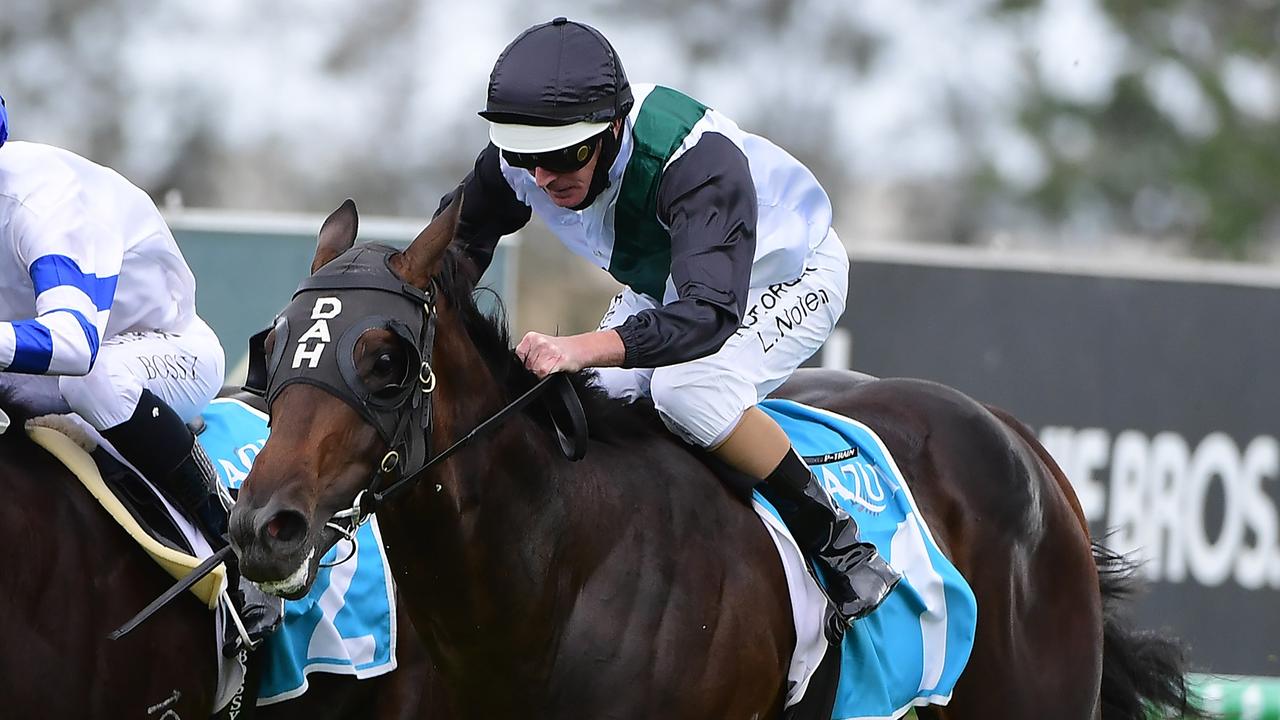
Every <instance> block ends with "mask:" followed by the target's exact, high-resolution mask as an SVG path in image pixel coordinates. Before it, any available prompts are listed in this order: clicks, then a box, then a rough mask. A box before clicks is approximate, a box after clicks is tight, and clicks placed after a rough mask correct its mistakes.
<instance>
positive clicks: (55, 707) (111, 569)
mask: <svg viewBox="0 0 1280 720" xmlns="http://www.w3.org/2000/svg"><path fill="white" fill-rule="evenodd" d="M7 409H8V411H9V415H10V416H11V419H12V421H13V424H12V426H11V427H10V429H9V430H8V431H7V432H5V433H4V434H3V435H0V491H3V494H4V502H3V503H0V541H2V542H3V543H4V545H5V547H6V548H7V552H6V553H5V561H4V568H3V571H0V638H2V639H3V643H2V644H0V717H6V718H94V719H97V718H103V719H105V718H136V719H137V720H174V719H176V718H183V719H186V720H202V719H204V718H208V717H209V716H210V714H211V712H212V706H213V703H214V698H213V696H214V685H215V681H216V673H217V667H216V663H217V660H216V656H215V654H214V653H215V650H214V630H213V621H212V617H213V616H212V614H211V613H210V612H209V610H207V609H206V608H205V607H203V606H202V605H201V603H200V602H199V601H197V600H196V599H195V598H194V597H192V596H191V595H190V594H187V593H184V594H183V595H182V596H181V597H178V598H176V599H175V600H174V601H173V602H171V603H170V604H169V605H167V606H166V607H164V608H163V609H162V610H160V612H159V613H157V614H156V615H154V616H152V617H151V618H150V619H148V620H147V621H146V622H145V623H143V624H142V625H141V626H140V627H138V628H137V629H136V630H134V631H133V632H132V633H131V634H129V635H128V636H126V637H124V638H122V639H120V640H117V641H112V640H108V639H107V634H108V633H109V632H111V631H112V630H114V629H115V628H116V627H118V626H119V625H120V624H122V623H123V622H124V621H125V620H128V619H129V618H130V617H132V616H133V614H134V613H136V612H137V611H138V610H140V609H142V607H144V606H145V605H146V604H147V603H148V602H150V601H151V600H153V599H154V598H156V597H157V596H158V595H160V594H161V593H162V592H164V590H165V589H167V588H168V587H169V586H170V585H171V584H172V583H173V579H172V578H171V577H170V576H169V575H167V574H166V573H165V572H164V571H163V570H161V569H160V568H159V567H158V566H157V565H156V563H155V561H153V560H152V559H151V558H150V557H149V556H147V555H146V553H145V552H144V551H143V550H142V549H141V547H139V546H138V544H137V543H136V542H135V541H134V540H133V539H131V538H130V537H129V536H128V535H127V534H126V533H125V532H124V530H122V529H121V528H120V526H119V525H117V524H116V522H115V521H114V520H112V519H111V517H110V516H109V515H108V514H107V513H106V511H105V510H103V509H102V506H101V505H99V504H98V501H97V500H95V499H94V498H93V497H92V496H91V495H90V494H89V492H88V491H87V490H86V489H85V488H84V486H83V485H82V484H81V483H80V482H79V481H78V480H77V479H76V478H75V477H74V476H73V475H72V474H71V472H70V471H69V470H68V469H67V468H66V467H65V466H64V465H63V464H62V463H61V462H60V461H58V460H57V459H55V458H54V457H53V456H52V455H50V454H49V453H48V452H46V451H45V450H44V449H43V448H41V447H39V446H38V445H36V444H35V443H34V442H32V441H31V440H30V439H29V438H28V437H27V436H26V434H25V433H24V432H22V426H23V421H24V420H25V418H24V417H22V415H21V412H20V409H19V408H15V407H13V406H9V407H8V408H7ZM398 625H399V633H400V637H401V638H402V640H401V642H400V644H399V645H400V647H399V652H398V654H397V659H398V663H399V669H397V670H395V671H393V672H391V673H390V674H387V675H383V676H380V677H378V678H373V679H370V680H366V681H356V680H355V679H354V678H351V677H350V676H343V675H329V674H321V673H313V674H312V675H310V678H309V679H310V683H311V688H310V690H308V692H307V693H306V694H305V695H303V696H302V697H300V698H297V699H295V700H289V701H285V702H282V703H277V704H274V705H269V706H265V707H263V708H259V709H258V710H257V712H256V715H255V716H254V717H256V718H261V719H263V720H290V719H298V720H301V719H303V718H306V719H307V720H339V719H344V720H345V719H348V718H349V719H351V720H355V719H357V718H375V719H376V720H410V719H411V718H415V719H416V718H424V717H430V718H432V720H437V719H439V718H447V715H445V714H444V713H443V712H433V711H428V710H427V709H426V708H428V707H429V706H431V705H432V704H433V703H435V702H437V701H438V700H439V699H440V698H439V694H438V693H437V692H436V690H435V687H436V686H435V684H434V680H433V678H434V673H433V672H432V668H431V664H430V659H429V658H428V657H427V655H426V653H425V652H424V651H423V649H422V647H421V644H420V643H418V642H416V639H415V638H414V637H413V629H412V627H411V626H410V624H409V621H408V618H407V617H405V616H404V615H403V613H401V617H400V618H398Z"/></svg>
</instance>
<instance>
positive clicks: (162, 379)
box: [58, 317, 226, 430]
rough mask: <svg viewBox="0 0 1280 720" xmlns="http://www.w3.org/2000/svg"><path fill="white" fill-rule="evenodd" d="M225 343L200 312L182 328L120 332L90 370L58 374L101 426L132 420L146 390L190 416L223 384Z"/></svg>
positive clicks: (67, 394) (83, 411) (75, 402)
mask: <svg viewBox="0 0 1280 720" xmlns="http://www.w3.org/2000/svg"><path fill="white" fill-rule="evenodd" d="M225 367H226V358H225V356H224V354H223V351H222V343H220V342H218V336H217V335H215V334H214V333H213V330H212V329H210V327H209V326H208V325H206V324H205V322H204V321H203V320H201V319H200V318H199V317H197V318H195V319H194V320H192V322H191V324H190V325H188V326H187V327H186V328H185V329H184V330H183V331H182V332H180V333H173V332H161V331H158V330H153V331H145V332H129V333H121V334H120V335H115V336H113V337H110V338H107V339H106V340H104V341H103V342H102V345H101V347H99V348H98V358H97V361H96V362H95V363H94V364H93V369H92V370H90V371H89V374H88V375H83V376H71V375H64V376H61V377H59V378H58V390H59V392H60V393H61V395H62V397H63V399H64V400H66V402H67V404H68V405H69V406H70V407H71V409H72V410H74V411H75V412H76V413H77V414H78V415H80V416H81V417H82V418H84V419H85V420H87V421H88V422H89V424H90V425H92V426H93V427H94V428H95V429H97V430H106V429H107V428H111V427H115V426H116V425H119V424H120V423H122V422H124V421H126V420H128V419H129V418H130V417H132V415H133V411H134V410H135V409H136V408H137V406H138V398H139V397H140V396H141V395H142V391H143V389H147V390H150V391H151V393H152V394H153V395H155V396H156V397H158V398H160V399H161V400H163V401H164V402H165V403H166V404H167V405H168V406H169V407H171V408H173V411H174V412H176V413H177V414H178V415H179V417H181V418H182V419H183V420H191V419H192V418H193V417H195V416H196V415H197V414H199V412H200V411H201V410H203V409H204V406H205V405H207V404H208V403H209V401H210V400H212V399H213V398H214V397H215V396H216V395H217V394H218V390H219V389H220V388H221V387H222V382H223V373H224V371H225Z"/></svg>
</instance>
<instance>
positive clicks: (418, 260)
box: [401, 186, 462, 288]
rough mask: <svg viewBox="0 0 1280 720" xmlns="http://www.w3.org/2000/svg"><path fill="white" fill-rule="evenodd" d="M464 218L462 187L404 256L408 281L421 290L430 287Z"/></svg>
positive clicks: (406, 249)
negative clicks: (432, 278) (460, 219)
mask: <svg viewBox="0 0 1280 720" xmlns="http://www.w3.org/2000/svg"><path fill="white" fill-rule="evenodd" d="M461 217H462V187H461V186H459V187H458V189H457V190H455V191H454V193H453V199H452V200H450V201H449V204H448V205H447V206H446V207H445V209H444V210H441V211H440V213H439V214H438V215H436V216H435V218H433V219H432V220H431V222H430V223H429V224H428V225H427V226H426V227H425V228H423V230H422V232H420V233H418V237H416V238H414V240H413V242H412V243H410V244H409V247H407V248H405V250H404V252H403V253H401V255H402V257H403V265H402V268H401V270H402V273H403V275H404V279H405V280H407V281H409V282H411V283H413V284H414V285H416V286H418V287H420V288H426V286H427V284H428V283H430V282H431V277H432V276H433V275H435V274H436V271H438V270H439V269H440V261H441V259H442V258H444V253H445V250H447V249H448V248H449V243H451V242H453V237H454V235H455V234H457V231H458V219H459V218H461Z"/></svg>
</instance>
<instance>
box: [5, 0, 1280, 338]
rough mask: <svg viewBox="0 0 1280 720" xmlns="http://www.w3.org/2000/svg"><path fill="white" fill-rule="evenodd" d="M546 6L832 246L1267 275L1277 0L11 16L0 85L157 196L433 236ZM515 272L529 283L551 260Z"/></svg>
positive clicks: (1279, 215) (81, 0)
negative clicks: (502, 81) (1144, 262)
mask: <svg viewBox="0 0 1280 720" xmlns="http://www.w3.org/2000/svg"><path fill="white" fill-rule="evenodd" d="M559 14H566V15H570V16H571V17H573V18H575V19H580V20H583V21H586V22H589V23H591V24H593V25H596V26H597V27H599V28H600V29H601V30H602V31H603V32H604V33H605V34H606V35H607V36H609V37H610V39H611V40H612V41H613V43H614V44H615V46H617V48H618V49H619V52H620V53H621V55H622V58H623V61H624V63H625V65H626V67H627V70H628V73H629V75H630V76H631V78H632V80H633V81H635V82H643V81H651V82H661V83H664V84H669V85H672V86H675V87H678V88H680V89H683V90H685V91H687V92H689V93H690V94H692V95H694V96H696V97H698V98H699V99H701V100H703V101H705V102H707V103H708V104H710V105H712V106H714V107H717V108H718V109H721V110H723V111H724V112H726V113H727V114H729V115H730V116H731V117H733V118H735V119H736V120H737V121H738V122H739V124H741V125H742V126H743V127H744V128H747V129H749V130H751V131H754V132H757V133H759V134H762V135H765V136H766V137H769V138H771V139H772V140H774V141H775V142H777V143H778V144H780V145H782V146H783V147H785V148H787V149H788V150H790V151H791V152H792V153H793V154H795V155H796V156H797V157H799V158H800V159H802V160H803V161H805V162H806V163H807V164H809V165H810V166H811V167H812V168H813V169H814V171H815V173H816V174H817V175H818V177H819V178H820V179H821V180H822V181H823V183H824V184H825V186H826V187H827V189H828V191H829V192H830V194H831V196H832V198H833V200H834V201H835V205H836V211H837V216H836V224H837V227H838V229H839V230H840V232H841V236H842V237H843V238H844V239H845V241H846V243H848V244H849V245H850V246H853V247H856V246H858V245H860V244H876V243H921V242H932V243H964V244H969V245H976V246H990V247H994V248H1006V247H1027V248H1036V249H1049V250H1055V251H1065V252H1070V253H1079V254H1088V255H1103V256H1105V255H1111V254H1118V255H1138V254H1141V255H1143V256H1147V255H1150V254H1160V255H1192V256H1198V257H1209V258H1224V259H1237V260H1253V261H1261V262H1272V261H1280V150H1278V149H1277V140H1278V139H1280V134H1278V133H1277V130H1278V129H1280V70H1278V68H1280V57H1278V53H1280V51H1278V50H1277V48H1280V4H1277V3H1276V2H1275V1H1274V0H1237V1H1236V2H1217V1H1215V0H1142V1H1141V2H1137V1H1133V0H946V1H945V2H944V1H942V0H859V1H858V2H852V3H839V2H830V1H829V0H701V1H700V2H696V3H690V2H686V1H685V0H651V1H650V2H646V3H628V2H622V1H621V0H583V1H582V2H577V3H573V4H566V3H559V2H551V1H547V0H524V1H521V2H517V1H516V0H491V1H490V2H486V3H444V2H438V1H434V0H367V1H366V2H363V3H346V2H338V0H223V1H222V2H218V3H207V2H204V1H203V0H165V1H164V2H158V1H157V0H95V1H93V2H90V1H89V0H8V2H6V7H5V10H4V12H3V14H0V57H4V58H5V62H4V69H3V71H0V94H3V95H4V96H5V98H6V99H7V100H8V105H9V114H10V119H11V126H12V135H13V137H14V138H16V139H30V140H38V141H43V142H50V143H54V144H60V145H64V146H66V147H69V148H71V149H73V150H76V151H78V152H80V153H82V154H84V155H87V156H88V157H91V158H93V159H96V160H98V161H100V162H103V163H105V164H108V165H111V166H113V167H115V168H117V169H118V170H120V171H121V172H122V173H123V174H125V175H126V176H128V177H130V178H131V179H133V180H134V181H135V182H136V183H138V184H139V185H141V186H143V187H145V188H147V189H148V190H149V191H151V192H152V193H153V194H154V195H155V196H156V197H157V198H158V199H162V198H165V197H166V196H167V197H175V196H176V195H177V194H180V196H181V198H182V201H183V202H184V203H185V204H186V205H188V206H199V207H220V208H234V209H252V210H279V211H304V212H313V213H318V212H324V211H327V210H329V209H330V208H332V207H334V206H335V205H336V204H337V203H338V202H340V201H341V199H342V198H344V197H347V196H352V197H354V198H356V200H357V201H358V202H359V203H360V206H361V208H362V210H363V211H364V212H366V213H367V212H373V213H379V214H391V215H402V216H410V217H425V216H426V215H428V214H429V213H430V212H431V211H432V210H433V209H434V208H435V206H436V199H437V198H438V197H439V196H440V195H441V194H442V193H443V192H445V191H446V190H447V189H448V188H450V187H451V186H452V185H453V184H454V183H456V182H457V181H458V180H459V179H460V178H461V177H462V175H464V174H465V173H466V171H467V170H468V169H469V168H470V166H471V163H472V162H473V160H474V157H475V154H476V153H477V152H478V151H479V150H480V148H481V147H482V146H483V145H484V143H485V142H486V127H485V124H484V122H483V121H482V120H480V119H479V118H478V117H476V115H475V111H476V110H478V109H479V108H480V107H481V106H482V105H483V102H484V88H485V83H486V80H487V77H488V72H489V69H490V67H491V65H492V62H493V60H494V58H495V57H496V56H497V54H498V53H499V52H500V51H501V49H502V48H503V46H505V44H506V43H507V42H509V41H510V40H511V38H513V37H514V36H515V35H516V34H517V33H518V32H519V31H520V30H521V29H523V28H524V27H527V26H528V25H530V24H533V23H535V22H540V21H544V20H547V19H549V18H551V17H554V16H556V15H559ZM171 191H177V193H173V192H171ZM523 255H524V257H523V258H522V265H523V274H522V281H521V283H522V287H523V288H526V289H529V288H534V287H537V286H540V285H545V282H544V281H545V278H546V277H548V276H550V275H551V274H553V273H561V272H562V271H563V267H564V263H565V262H566V261H565V253H564V252H563V251H562V250H560V249H558V248H557V247H555V246H554V243H553V242H552V241H551V240H549V239H548V237H547V236H546V235H545V233H543V232H541V231H539V230H533V231H531V232H530V233H529V234H528V235H527V236H526V250H525V252H524V253H523ZM573 262H574V261H570V263H571V266H572V267H575V268H578V267H585V265H583V264H572V263H573ZM570 277H572V278H575V279H572V280H569V281H564V282H560V283H558V286H557V288H556V292H557V293H558V299H557V300H556V301H555V302H554V307H551V306H549V309H548V311H547V312H548V313H550V312H552V311H553V310H554V311H557V312H558V311H562V310H563V311H571V310H575V309H577V308H582V307H586V308H588V310H584V311H582V312H583V313H584V314H583V319H582V320H581V321H580V322H579V321H574V322H572V323H570V325H581V324H585V323H586V320H585V318H586V317H587V316H588V315H589V316H592V317H594V316H596V315H598V312H599V310H600V309H601V308H600V307H599V301H598V297H599V296H600V295H601V294H602V293H605V294H607V290H608V289H609V287H608V286H609V283H608V281H607V279H605V278H603V277H602V276H601V275H600V274H594V275H592V274H590V273H585V272H584V273H583V274H581V275H579V274H576V273H575V274H574V275H572V276H570ZM578 277H582V278H583V279H582V280H581V281H578V280H576V278H578ZM578 293H581V295H579V294H578ZM587 297H589V298H591V302H589V303H588V302H580V301H581V300H583V299H584V298H587ZM522 315H524V314H522ZM566 329H579V328H577V327H571V328H566Z"/></svg>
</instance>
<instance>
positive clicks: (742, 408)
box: [595, 230, 849, 448]
mask: <svg viewBox="0 0 1280 720" xmlns="http://www.w3.org/2000/svg"><path fill="white" fill-rule="evenodd" d="M848 290H849V256H848V254H847V253H846V252H845V249H844V245H843V244H842V243H841V242H840V238H839V237H838V236H837V235H836V233H835V230H832V231H830V232H829V233H827V236H826V239H824V240H823V241H822V242H821V243H819V245H818V246H817V247H816V248H814V250H813V252H812V253H811V254H810V256H809V258H808V259H807V260H806V261H805V270H804V274H803V275H801V276H800V277H799V278H797V279H796V280H793V281H791V282H789V283H780V284H775V285H768V286H764V287H756V286H755V285H752V287H751V289H750V292H749V293H748V294H747V304H746V311H745V313H744V314H743V317H742V325H741V327H739V328H738V330H737V332H735V333H734V334H733V335H731V336H729V339H728V340H726V341H725V343H724V345H723V346H722V347H721V348H720V349H719V350H718V351H716V352H715V353H713V354H711V355H708V356H706V357H703V358H698V359H697V360H690V361H688V362H683V363H679V364H677V365H669V366H667V367H660V368H626V369H624V368H596V369H595V372H596V374H597V376H596V384H597V385H599V386H600V387H601V388H603V389H604V390H605V392H607V393H608V394H609V395H611V396H614V397H620V398H624V399H628V400H635V399H637V398H640V397H650V398H652V399H653V404H654V406H655V407H656V408H657V410H658V414H659V415H660V416H661V417H662V420H663V422H664V423H666V425H667V427H669V428H670V429H671V430H672V432H674V433H676V434H677V435H679V436H681V437H683V438H684V439H685V440H687V441H689V442H691V443H693V444H695V445H698V446H701V447H708V448H710V447H715V446H717V445H719V444H720V443H721V442H723V441H724V440H725V438H727V437H728V436H729V434H730V433H731V432H732V431H733V430H734V428H736V427H737V425H738V421H739V420H741V418H742V414H743V413H744V412H746V411H747V410H748V409H750V408H751V407H754V406H755V405H756V404H757V403H759V402H760V401H761V400H763V399H764V398H765V397H766V396H767V395H768V394H769V393H771V392H773V391H774V390H776V389H777V388H778V386H779V385H781V384H782V383H783V382H785V381H786V379H787V378H789V377H790V376H791V374H792V373H793V372H795V370H796V368H798V367H800V364H801V363H803V362H804V361H805V360H807V359H809V358H810V357H812V356H813V354H814V353H816V352H817V351H818V349H819V348H821V347H822V344H823V343H824V342H826V339H827V337H828V336H829V335H830V334H831V331H832V330H834V329H835V326H836V320H838V319H839V318H840V315H841V313H843V312H844V307H845V297H846V295H847V293H848ZM652 307H655V304H654V302H653V301H652V300H650V299H649V298H648V297H647V296H643V295H638V294H636V293H635V292H632V291H631V289H630V288H627V289H624V290H623V291H622V292H621V293H619V294H618V296H617V297H615V298H614V299H613V302H612V303H610V305H609V310H608V311H607V312H606V313H605V316H604V318H603V319H602V320H601V321H600V329H601V330H606V329H608V328H612V327H617V326H619V325H621V324H622V323H623V322H624V321H625V320H626V319H627V318H629V317H631V316H632V315H634V314H636V313H638V312H640V311H642V310H646V309H649V308H652Z"/></svg>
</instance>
